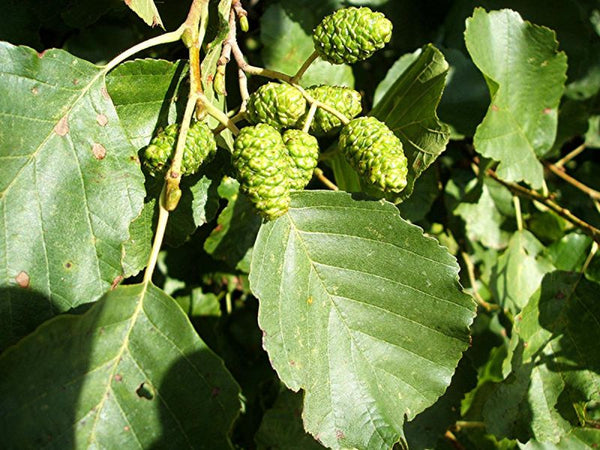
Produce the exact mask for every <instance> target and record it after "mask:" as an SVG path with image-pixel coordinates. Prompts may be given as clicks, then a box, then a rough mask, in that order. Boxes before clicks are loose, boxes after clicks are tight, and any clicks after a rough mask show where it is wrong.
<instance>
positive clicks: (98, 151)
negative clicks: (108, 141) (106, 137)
mask: <svg viewBox="0 0 600 450" xmlns="http://www.w3.org/2000/svg"><path fill="white" fill-rule="evenodd" d="M92 153H93V154H94V158H96V159H97V160H98V161H101V160H103V159H104V158H105V157H106V148H104V146H103V145H102V144H98V143H96V144H94V145H92Z"/></svg>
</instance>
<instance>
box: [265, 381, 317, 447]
mask: <svg viewBox="0 0 600 450" xmlns="http://www.w3.org/2000/svg"><path fill="white" fill-rule="evenodd" d="M255 440H256V444H257V445H258V448H259V449H262V450H266V449H268V450H318V449H323V448H325V447H323V446H322V445H321V444H319V443H318V442H317V441H315V439H314V438H313V437H312V436H311V435H310V434H308V433H307V432H306V431H304V428H303V427H302V394H298V393H294V392H292V391H290V390H288V389H285V390H283V391H281V392H280V393H279V395H278V396H277V400H276V401H275V404H274V405H273V407H272V408H271V409H269V410H268V411H267V412H266V413H265V415H264V416H263V420H262V422H261V424H260V428H259V429H258V431H257V433H256V437H255Z"/></svg>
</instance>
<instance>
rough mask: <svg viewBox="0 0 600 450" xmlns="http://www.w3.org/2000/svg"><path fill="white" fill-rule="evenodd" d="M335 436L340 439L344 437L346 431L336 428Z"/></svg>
mask: <svg viewBox="0 0 600 450" xmlns="http://www.w3.org/2000/svg"><path fill="white" fill-rule="evenodd" d="M335 437H336V438H337V439H338V440H339V439H344V437H345V436H344V432H343V431H342V430H335Z"/></svg>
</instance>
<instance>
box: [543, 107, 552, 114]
mask: <svg viewBox="0 0 600 450" xmlns="http://www.w3.org/2000/svg"><path fill="white" fill-rule="evenodd" d="M551 112H552V108H544V114H550V113H551Z"/></svg>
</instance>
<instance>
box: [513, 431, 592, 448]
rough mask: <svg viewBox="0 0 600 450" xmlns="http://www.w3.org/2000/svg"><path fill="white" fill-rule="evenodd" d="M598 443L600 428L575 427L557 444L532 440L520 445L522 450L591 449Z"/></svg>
mask: <svg viewBox="0 0 600 450" xmlns="http://www.w3.org/2000/svg"><path fill="white" fill-rule="evenodd" d="M598 443H600V430H597V429H593V428H575V429H574V430H573V431H571V432H570V433H569V434H567V435H565V436H563V437H562V439H561V440H560V441H559V442H557V443H556V444H552V443H549V442H543V443H542V442H537V441H535V440H531V441H529V442H528V443H527V444H524V445H520V446H519V447H520V448H521V449H522V450H562V449H569V450H589V449H590V448H597V447H598Z"/></svg>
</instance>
